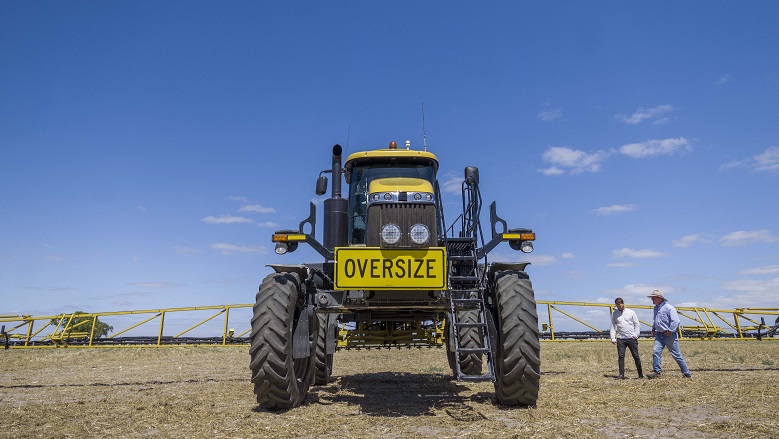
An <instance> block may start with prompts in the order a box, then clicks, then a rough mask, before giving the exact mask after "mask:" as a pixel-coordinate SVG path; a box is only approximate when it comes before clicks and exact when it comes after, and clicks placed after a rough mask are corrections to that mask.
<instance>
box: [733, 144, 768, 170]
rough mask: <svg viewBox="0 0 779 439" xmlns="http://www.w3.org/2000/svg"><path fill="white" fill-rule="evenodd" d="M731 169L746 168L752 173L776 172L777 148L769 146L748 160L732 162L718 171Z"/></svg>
mask: <svg viewBox="0 0 779 439" xmlns="http://www.w3.org/2000/svg"><path fill="white" fill-rule="evenodd" d="M732 168H748V169H750V170H751V171H753V172H777V171H779V146H771V147H769V148H766V150H765V151H763V152H761V153H760V154H755V155H753V156H752V157H750V158H746V159H742V160H734V161H732V162H728V163H725V164H724V165H721V166H720V169H732Z"/></svg>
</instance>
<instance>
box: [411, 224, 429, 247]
mask: <svg viewBox="0 0 779 439" xmlns="http://www.w3.org/2000/svg"><path fill="white" fill-rule="evenodd" d="M409 235H410V237H411V240H412V241H413V242H414V244H424V243H426V242H427V240H428V239H430V230H428V228H427V226H426V225H424V224H414V225H413V226H412V227H411V231H410V232H409Z"/></svg>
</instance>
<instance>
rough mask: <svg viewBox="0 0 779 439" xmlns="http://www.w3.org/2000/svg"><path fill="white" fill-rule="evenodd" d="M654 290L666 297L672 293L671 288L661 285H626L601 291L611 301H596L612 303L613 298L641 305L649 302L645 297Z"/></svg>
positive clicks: (602, 299) (601, 299)
mask: <svg viewBox="0 0 779 439" xmlns="http://www.w3.org/2000/svg"><path fill="white" fill-rule="evenodd" d="M654 290H660V291H662V292H663V294H665V295H666V296H667V295H668V294H669V293H673V292H674V289H673V288H672V287H667V286H662V285H661V286H658V285H646V284H628V285H625V286H624V287H622V288H614V289H608V290H603V294H606V295H607V296H609V297H611V299H604V298H600V299H598V301H599V302H606V303H614V298H615V297H622V298H623V299H625V303H629V304H634V305H636V304H638V305H641V304H643V303H644V302H650V300H649V298H648V297H647V296H648V295H650V294H651V293H652V291H654Z"/></svg>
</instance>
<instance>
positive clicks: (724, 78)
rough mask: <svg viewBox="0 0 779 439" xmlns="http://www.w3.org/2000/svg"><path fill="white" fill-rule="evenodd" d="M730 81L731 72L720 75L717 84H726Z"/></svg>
mask: <svg viewBox="0 0 779 439" xmlns="http://www.w3.org/2000/svg"><path fill="white" fill-rule="evenodd" d="M729 81H730V75H729V74H725V75H722V76H720V77H719V79H717V82H715V84H717V85H725V84H727V83H728V82H729Z"/></svg>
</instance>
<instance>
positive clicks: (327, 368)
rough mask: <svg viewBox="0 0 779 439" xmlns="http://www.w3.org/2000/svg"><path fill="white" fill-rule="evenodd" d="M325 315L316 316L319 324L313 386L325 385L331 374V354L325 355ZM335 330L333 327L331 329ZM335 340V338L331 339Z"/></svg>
mask: <svg viewBox="0 0 779 439" xmlns="http://www.w3.org/2000/svg"><path fill="white" fill-rule="evenodd" d="M327 317H328V315H327V314H317V315H316V318H317V321H318V322H319V325H318V329H317V337H316V348H315V351H316V352H315V357H316V360H315V367H314V384H317V385H319V384H327V382H328V381H329V380H330V375H332V373H333V354H328V353H327V349H326V347H327V345H326V344H327V330H328V328H327V320H328V319H327ZM333 330H335V327H333ZM333 339H335V337H333Z"/></svg>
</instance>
